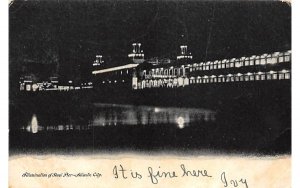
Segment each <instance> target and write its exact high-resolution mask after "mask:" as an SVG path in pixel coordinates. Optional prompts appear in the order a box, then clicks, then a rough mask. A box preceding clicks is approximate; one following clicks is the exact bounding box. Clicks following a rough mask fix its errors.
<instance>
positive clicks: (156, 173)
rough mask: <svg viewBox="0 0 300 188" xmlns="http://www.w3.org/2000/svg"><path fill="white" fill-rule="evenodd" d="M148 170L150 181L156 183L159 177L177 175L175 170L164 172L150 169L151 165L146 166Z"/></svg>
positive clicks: (174, 176)
mask: <svg viewBox="0 0 300 188" xmlns="http://www.w3.org/2000/svg"><path fill="white" fill-rule="evenodd" d="M158 168H160V167H158ZM148 172H149V176H148V177H150V179H151V182H152V183H153V184H158V179H159V178H176V177H178V176H177V175H176V172H175V171H171V172H164V171H160V170H157V171H154V170H153V169H152V167H148Z"/></svg>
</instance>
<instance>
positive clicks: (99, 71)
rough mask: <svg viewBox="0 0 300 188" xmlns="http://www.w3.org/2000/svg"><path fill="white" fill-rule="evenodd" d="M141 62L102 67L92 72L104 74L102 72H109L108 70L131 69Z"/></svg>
mask: <svg viewBox="0 0 300 188" xmlns="http://www.w3.org/2000/svg"><path fill="white" fill-rule="evenodd" d="M138 65H139V64H133V63H132V64H127V65H122V66H117V67H111V68H106V69H101V70H95V71H93V72H92V73H93V74H102V73H107V72H113V71H118V70H123V69H131V68H135V67H137V66H138Z"/></svg>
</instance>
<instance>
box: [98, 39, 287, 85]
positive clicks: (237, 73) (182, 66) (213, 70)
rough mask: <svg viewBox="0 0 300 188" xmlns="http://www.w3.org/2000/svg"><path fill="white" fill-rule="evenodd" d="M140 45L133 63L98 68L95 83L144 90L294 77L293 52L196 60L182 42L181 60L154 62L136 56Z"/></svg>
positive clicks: (135, 51) (141, 56) (178, 57)
mask: <svg viewBox="0 0 300 188" xmlns="http://www.w3.org/2000/svg"><path fill="white" fill-rule="evenodd" d="M138 44H139V43H138ZM137 46H138V49H136V48H137ZM140 46H141V45H140V44H139V45H136V44H134V45H133V47H134V49H133V52H132V53H131V54H129V57H131V58H132V59H131V61H130V62H129V63H127V64H125V65H122V66H117V67H111V68H105V69H98V70H94V71H93V75H94V85H95V86H98V87H106V86H109V87H114V86H120V85H123V86H124V87H128V88H131V89H132V90H143V89H150V88H170V89H171V88H179V87H187V86H191V85H203V84H210V83H215V84H217V83H229V82H264V81H271V80H273V81H274V80H290V79H291V51H284V52H274V53H266V54H259V55H252V56H248V57H236V58H231V59H220V60H213V61H206V62H193V56H192V55H191V53H189V52H188V50H187V46H186V45H182V46H180V48H181V52H180V54H179V55H178V56H177V60H175V61H169V62H167V63H166V62H159V61H157V62H156V63H153V62H150V61H147V60H144V54H142V55H141V54H137V55H135V54H136V53H141V50H140ZM135 58H137V59H138V60H137V59H135Z"/></svg>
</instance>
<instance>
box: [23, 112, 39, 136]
mask: <svg viewBox="0 0 300 188" xmlns="http://www.w3.org/2000/svg"><path fill="white" fill-rule="evenodd" d="M38 128H39V126H38V121H37V118H36V115H35V114H33V116H32V119H31V122H30V124H29V125H28V126H27V128H26V130H27V131H28V132H32V133H37V132H38Z"/></svg>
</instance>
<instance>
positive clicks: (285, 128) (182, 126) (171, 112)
mask: <svg viewBox="0 0 300 188" xmlns="http://www.w3.org/2000/svg"><path fill="white" fill-rule="evenodd" d="M232 105H233V108H230V109H231V110H230V111H229V110H228V109H229V108H224V109H218V110H209V109H202V108H176V107H158V106H135V105H124V104H100V103H95V104H90V105H81V106H80V105H70V106H68V107H66V106H65V105H64V106H60V105H51V104H50V105H49V104H48V105H35V106H30V108H29V107H28V108H26V106H22V107H20V108H19V109H17V110H14V111H13V112H12V113H11V114H10V150H11V151H12V152H15V151H17V152H29V151H32V150H33V151H35V152H41V151H44V152H47V151H48V150H49V151H50V150H51V151H52V150H59V151H62V152H73V151H82V150H93V151H94V150H105V151H107V150H124V149H126V150H133V151H152V150H159V151H163V150H175V151H188V150H195V149H196V150H203V149H206V150H213V151H226V152H236V151H237V152H251V153H253V152H254V153H289V152H290V128H289V125H287V124H286V122H287V121H286V120H283V119H282V118H281V117H280V116H278V114H276V112H274V113H272V112H271V111H270V110H267V112H268V113H267V114H262V112H266V110H265V109H262V110H257V109H255V106H252V107H251V105H250V106H248V108H246V109H245V108H244V109H243V110H241V108H239V107H238V106H237V108H234V104H232ZM236 105H239V104H236ZM234 109H237V110H234ZM249 112H251V113H249ZM14 117H16V118H14Z"/></svg>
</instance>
